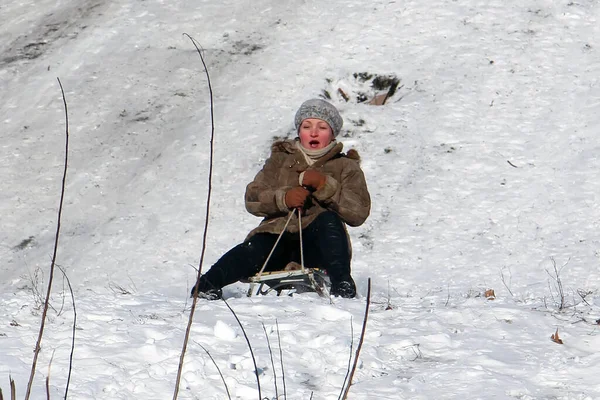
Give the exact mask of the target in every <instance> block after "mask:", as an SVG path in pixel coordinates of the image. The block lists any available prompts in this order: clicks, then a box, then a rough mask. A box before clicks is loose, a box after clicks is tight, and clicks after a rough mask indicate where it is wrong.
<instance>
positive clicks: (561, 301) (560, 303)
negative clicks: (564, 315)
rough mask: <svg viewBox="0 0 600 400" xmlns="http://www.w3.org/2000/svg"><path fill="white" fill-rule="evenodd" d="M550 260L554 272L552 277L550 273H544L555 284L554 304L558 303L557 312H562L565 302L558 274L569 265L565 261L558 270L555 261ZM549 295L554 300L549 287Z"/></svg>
mask: <svg viewBox="0 0 600 400" xmlns="http://www.w3.org/2000/svg"><path fill="white" fill-rule="evenodd" d="M550 260H551V261H552V267H553V270H554V275H552V274H551V273H550V271H548V270H546V273H547V274H548V276H550V278H552V279H553V280H554V281H555V282H556V286H555V289H556V291H557V295H558V300H557V299H554V300H555V302H556V303H558V310H559V311H562V310H564V309H565V308H566V306H567V305H566V300H565V291H564V288H563V283H562V279H561V277H560V273H561V271H562V269H563V268H564V267H565V266H566V265H567V264H568V263H569V261H567V262H566V263H565V264H564V265H563V266H562V267H560V269H559V268H558V267H557V266H556V260H555V259H554V258H553V257H551V258H550ZM548 286H550V282H548ZM550 295H552V297H553V298H554V294H553V293H552V287H550Z"/></svg>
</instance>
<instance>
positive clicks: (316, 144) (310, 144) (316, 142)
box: [308, 140, 320, 149]
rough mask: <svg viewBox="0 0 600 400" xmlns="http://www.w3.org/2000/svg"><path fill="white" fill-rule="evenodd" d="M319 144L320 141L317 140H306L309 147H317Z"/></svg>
mask: <svg viewBox="0 0 600 400" xmlns="http://www.w3.org/2000/svg"><path fill="white" fill-rule="evenodd" d="M319 144H320V142H319V141H318V140H311V141H310V142H308V145H309V146H310V148H311V149H316V148H317V147H319Z"/></svg>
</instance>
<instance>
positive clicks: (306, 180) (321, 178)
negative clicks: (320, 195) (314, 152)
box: [302, 169, 327, 190]
mask: <svg viewBox="0 0 600 400" xmlns="http://www.w3.org/2000/svg"><path fill="white" fill-rule="evenodd" d="M326 180H327V177H326V176H325V175H323V174H322V173H320V172H319V171H317V170H314V169H308V170H306V171H304V175H303V176H302V186H306V187H309V188H311V189H313V190H319V189H320V188H322V187H323V186H324V185H325V182H326Z"/></svg>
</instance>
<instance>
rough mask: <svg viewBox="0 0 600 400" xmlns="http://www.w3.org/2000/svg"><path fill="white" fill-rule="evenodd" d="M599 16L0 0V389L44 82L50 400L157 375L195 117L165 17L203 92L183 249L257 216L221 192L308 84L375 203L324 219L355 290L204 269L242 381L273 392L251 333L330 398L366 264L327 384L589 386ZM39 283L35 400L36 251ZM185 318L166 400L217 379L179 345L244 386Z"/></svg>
mask: <svg viewBox="0 0 600 400" xmlns="http://www.w3.org/2000/svg"><path fill="white" fill-rule="evenodd" d="M599 19H600V4H596V3H595V2H589V1H588V2H570V1H557V0H553V1H537V0H526V1H524V2H521V3H516V2H515V3H514V4H507V3H506V2H502V1H499V0H493V1H488V2H475V1H463V2H456V1H450V0H436V1H433V2H414V1H409V2H398V1H380V0H374V1H371V2H359V1H329V2H326V1H317V0H313V1H300V2H293V1H272V0H258V1H232V0H225V1H221V2H214V1H207V0H204V1H189V0H182V1H178V2H162V1H132V0H118V1H113V2H103V1H100V0H86V1H79V2H74V1H50V0H42V1H36V2H33V1H23V2H9V3H8V4H6V5H4V4H3V5H0V93H1V98H2V101H1V102H0V143H1V151H0V161H1V162H0V182H1V185H2V186H1V188H2V190H1V191H0V217H1V221H2V224H1V225H0V226H1V228H0V245H1V247H0V321H2V322H1V323H0V388H2V389H3V390H4V393H5V394H6V393H7V391H8V376H9V375H10V376H12V377H13V378H14V379H15V380H16V384H17V398H22V396H23V393H24V392H25V387H26V384H27V380H28V378H29V373H30V371H29V370H30V368H31V361H32V350H33V349H34V346H35V340H36V338H37V333H38V328H39V323H40V314H41V300H42V296H43V295H44V293H45V290H46V285H47V281H48V274H49V266H50V260H51V257H52V252H53V246H54V238H55V232H56V218H57V212H58V202H59V196H60V185H61V179H62V173H63V168H64V165H63V161H64V155H65V135H64V133H65V118H64V109H63V102H62V97H61V93H60V88H59V86H58V83H57V80H56V78H57V77H58V78H60V80H61V82H62V84H63V86H64V88H65V94H66V100H67V103H68V106H69V128H70V149H69V165H68V167H69V169H68V175H67V187H66V194H65V206H64V210H63V219H62V227H61V229H62V231H61V232H62V234H61V237H60V244H59V250H58V258H57V263H58V264H59V265H60V266H61V267H62V268H64V270H65V271H66V273H67V275H68V277H69V280H70V282H71V284H72V286H73V290H74V297H75V302H76V303H75V305H76V310H77V329H76V338H75V341H76V347H75V352H74V359H73V376H72V380H71V384H70V388H69V396H70V397H71V398H75V399H96V398H97V399H128V400H130V399H165V398H171V397H172V393H173V391H174V382H175V377H176V373H177V366H178V363H179V355H180V352H181V346H182V343H183V338H184V331H185V326H186V323H187V318H188V315H189V306H190V302H189V299H188V293H189V288H190V287H191V285H192V283H193V281H194V279H195V273H196V272H195V270H194V268H196V267H197V265H198V260H199V257H200V250H201V246H202V235H203V227H204V222H205V220H204V216H205V213H206V196H207V189H208V179H207V178H208V168H209V165H208V160H209V146H210V143H209V140H210V133H211V119H210V103H209V93H208V86H207V83H206V79H205V75H204V72H203V69H202V64H201V63H200V59H199V57H198V54H197V53H196V50H195V48H194V47H193V45H192V43H191V42H190V41H189V39H188V38H187V37H185V36H184V35H183V34H184V33H187V34H189V35H191V36H193V37H194V38H195V39H196V40H198V42H199V43H200V44H201V45H202V46H203V49H204V56H205V59H206V61H207V63H208V71H209V74H210V76H211V81H212V87H213V91H214V101H215V108H214V113H215V115H214V123H215V143H214V144H215V165H214V176H213V193H212V202H211V209H210V220H209V230H208V242H207V251H206V257H205V265H204V266H203V269H208V268H209V266H210V265H211V264H212V263H213V262H214V261H216V260H217V259H218V257H219V256H220V255H221V254H222V253H223V252H225V251H226V250H228V249H229V248H230V247H232V246H233V245H235V244H237V243H239V242H240V241H241V240H243V238H244V237H245V235H246V233H247V232H248V231H249V230H250V229H252V228H253V227H254V226H256V225H257V224H258V223H259V219H257V218H255V217H253V216H251V215H250V214H248V213H247V212H246V211H245V210H244V204H243V194H244V189H245V186H246V184H247V183H248V182H249V181H250V180H251V179H252V178H253V177H254V175H255V174H256V172H257V171H258V170H259V169H260V167H261V166H262V163H263V162H264V160H265V158H266V157H267V156H268V154H269V145H270V143H271V142H272V140H273V138H275V137H289V136H291V135H293V134H294V132H293V124H292V123H293V115H294V113H295V111H296V109H297V108H298V106H299V105H300V104H301V103H302V101H304V100H306V99H308V98H312V97H317V96H321V95H324V93H325V92H327V93H329V95H330V96H331V97H332V102H334V103H335V104H336V105H337V106H338V107H339V108H340V110H341V113H342V115H343V117H344V121H345V125H344V129H343V132H342V138H341V141H342V142H343V143H344V145H345V148H346V149H349V148H355V149H357V150H358V151H359V152H360V154H361V157H362V168H363V170H364V172H365V174H366V176H367V181H368V184H369V189H370V192H371V196H372V200H373V209H372V214H371V216H370V218H369V219H368V221H367V223H365V224H364V225H363V226H361V227H359V228H353V229H350V235H351V237H352V241H353V242H352V244H353V248H354V259H353V275H354V278H355V280H356V281H357V284H358V290H359V293H360V297H359V298H358V299H352V300H342V299H333V302H332V303H330V302H329V301H326V300H323V299H320V298H318V297H316V295H311V294H306V295H301V296H294V297H276V296H265V297H252V298H247V297H245V291H246V289H247V285H244V284H241V283H240V284H235V285H231V286H228V287H227V288H225V291H224V295H225V297H226V298H227V299H228V301H229V303H230V305H231V306H232V308H233V309H234V310H235V311H236V312H237V313H238V316H239V317H240V319H241V321H242V323H243V324H244V325H245V329H246V330H247V332H248V334H249V338H250V340H251V342H252V344H253V347H254V352H255V354H256V355H257V362H258V366H259V372H260V379H261V387H262V395H263V397H268V398H270V399H271V398H275V395H276V394H275V383H277V385H278V394H279V397H280V398H283V395H282V393H283V380H284V379H283V376H282V371H281V364H279V362H280V358H279V356H278V355H277V354H276V355H275V369H273V366H272V363H271V358H270V355H269V349H268V342H267V340H266V338H265V330H266V332H267V334H268V337H269V340H270V343H271V345H272V346H273V349H274V350H278V347H279V345H280V346H281V348H282V351H283V358H282V360H281V361H282V363H283V367H284V372H285V383H286V387H287V393H286V395H287V398H289V399H309V398H311V396H312V398H315V399H337V398H338V396H339V393H340V389H341V387H342V384H343V381H344V378H345V375H346V371H347V367H348V358H349V355H350V354H351V352H353V349H354V348H355V347H356V343H357V340H358V333H359V332H360V327H361V324H362V318H363V314H364V308H365V303H366V298H365V295H366V288H367V279H368V278H369V277H370V278H372V285H373V287H372V305H371V314H370V317H369V325H368V328H367V334H366V338H365V344H364V347H363V350H362V354H361V359H360V360H361V363H360V365H359V368H358V370H357V372H356V376H355V378H354V385H353V386H352V388H351V390H350V395H349V398H350V399H366V398H369V399H371V398H372V399H434V398H435V399H442V398H447V399H476V398H496V399H511V398H517V399H550V398H552V399H595V398H600V384H598V380H597V375H598V371H599V370H600V356H599V354H600V338H599V335H598V333H599V323H598V320H599V319H600V293H599V288H600V269H599V266H600V239H599V237H598V231H599V228H600V222H599V221H600V207H599V201H600V199H599V194H600V183H599V182H598V179H597V178H598V175H599V172H600V161H599V158H598V152H599V150H600V141H599V139H598V133H597V127H598V126H600V113H599V112H598V111H599V110H600V86H599V85H600V83H599V81H598V77H599V76H600V57H599V56H598V46H599V43H600V21H599ZM365 74H366V75H373V76H377V75H381V76H388V75H392V76H395V77H397V78H399V79H400V85H399V86H398V90H397V92H396V93H395V94H394V95H393V96H392V97H391V98H390V99H389V100H388V101H387V102H386V104H385V105H383V106H375V105H368V104H366V103H358V102H357V101H356V96H357V95H358V94H359V93H361V92H365V91H366V92H367V95H368V96H371V97H372V96H373V95H374V94H375V92H374V91H373V90H372V89H371V88H370V86H369V83H370V82H371V81H370V80H369V79H367V80H366V82H363V81H362V80H361V77H365ZM338 89H341V90H342V91H343V92H344V93H347V94H350V101H348V102H346V101H345V100H344V99H343V98H342V96H341V95H340V93H339V92H338ZM53 287H54V289H53V293H52V297H51V298H52V302H51V305H52V307H51V309H50V311H49V316H48V322H47V325H46V331H45V335H44V338H43V341H42V351H41V353H40V359H39V361H38V370H37V374H36V380H35V384H34V388H33V394H32V398H36V399H37V398H45V396H46V394H45V392H46V390H45V387H44V378H45V377H46V376H47V375H48V365H49V364H50V360H51V359H52V369H51V373H50V385H51V393H50V394H51V397H52V398H59V397H64V389H65V383H66V379H67V371H68V367H69V353H70V351H71V333H72V332H71V330H72V323H73V306H72V304H71V297H70V293H69V291H68V287H67V284H66V281H65V280H64V279H63V277H62V274H61V273H60V272H58V271H57V275H56V276H55V282H54V286H53ZM489 289H493V290H494V292H495V299H494V300H488V299H486V296H485V292H486V290H489ZM561 305H562V306H563V307H562V309H561ZM389 306H391V307H389ZM390 308H391V309H390ZM194 321H195V322H194V325H193V328H192V335H191V339H192V341H191V342H190V345H189V347H188V351H187V353H186V363H185V367H184V374H183V380H182V385H181V392H180V395H179V398H182V399H224V398H228V397H227V392H226V389H225V386H224V385H223V383H222V381H221V378H220V376H219V374H218V372H217V370H216V368H215V366H214V364H213V363H212V362H211V360H210V358H209V357H208V356H207V354H206V353H205V351H204V350H203V349H202V346H204V347H205V348H206V349H207V350H208V351H209V352H210V354H211V355H212V357H213V358H214V359H215V360H216V362H217V364H218V365H219V367H220V368H221V371H222V373H223V376H224V378H225V380H226V382H227V384H228V388H229V390H230V393H231V396H232V398H237V399H254V398H257V396H258V392H257V390H256V379H255V376H254V366H253V364H252V361H251V358H250V353H249V351H248V348H247V345H246V342H245V340H244V337H243V335H242V332H241V330H240V328H239V326H238V325H237V323H236V321H235V319H234V318H233V316H232V315H231V313H230V312H229V310H228V309H227V307H226V306H225V305H224V304H223V303H222V302H205V301H201V302H200V303H199V305H198V309H197V311H196V315H195V320H194ZM263 324H264V327H265V330H263ZM351 327H353V329H351ZM277 328H278V329H279V340H278V332H277ZM557 329H558V332H559V335H560V337H561V338H562V339H563V344H562V345H559V344H557V343H554V342H553V341H552V340H551V339H550V336H551V335H552V334H553V333H555V332H556V330H557ZM276 352H277V351H276Z"/></svg>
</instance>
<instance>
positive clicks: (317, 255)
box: [303, 211, 356, 297]
mask: <svg viewBox="0 0 600 400" xmlns="http://www.w3.org/2000/svg"><path fill="white" fill-rule="evenodd" d="M303 239H304V240H303V241H304V254H305V257H306V262H307V266H319V267H321V268H324V269H325V270H326V271H327V275H329V279H330V280H331V291H332V294H335V295H340V296H342V297H354V296H355V295H356V285H355V284H354V281H353V280H352V276H351V275H350V243H349V241H348V240H349V239H348V234H347V232H346V227H345V226H344V223H343V222H342V220H341V219H340V217H339V216H338V215H337V214H336V213H334V212H333V211H325V212H323V213H321V214H319V215H318V216H317V218H316V219H315V220H314V221H313V222H312V223H311V224H310V225H309V226H308V227H307V228H306V229H304V230H303Z"/></svg>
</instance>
